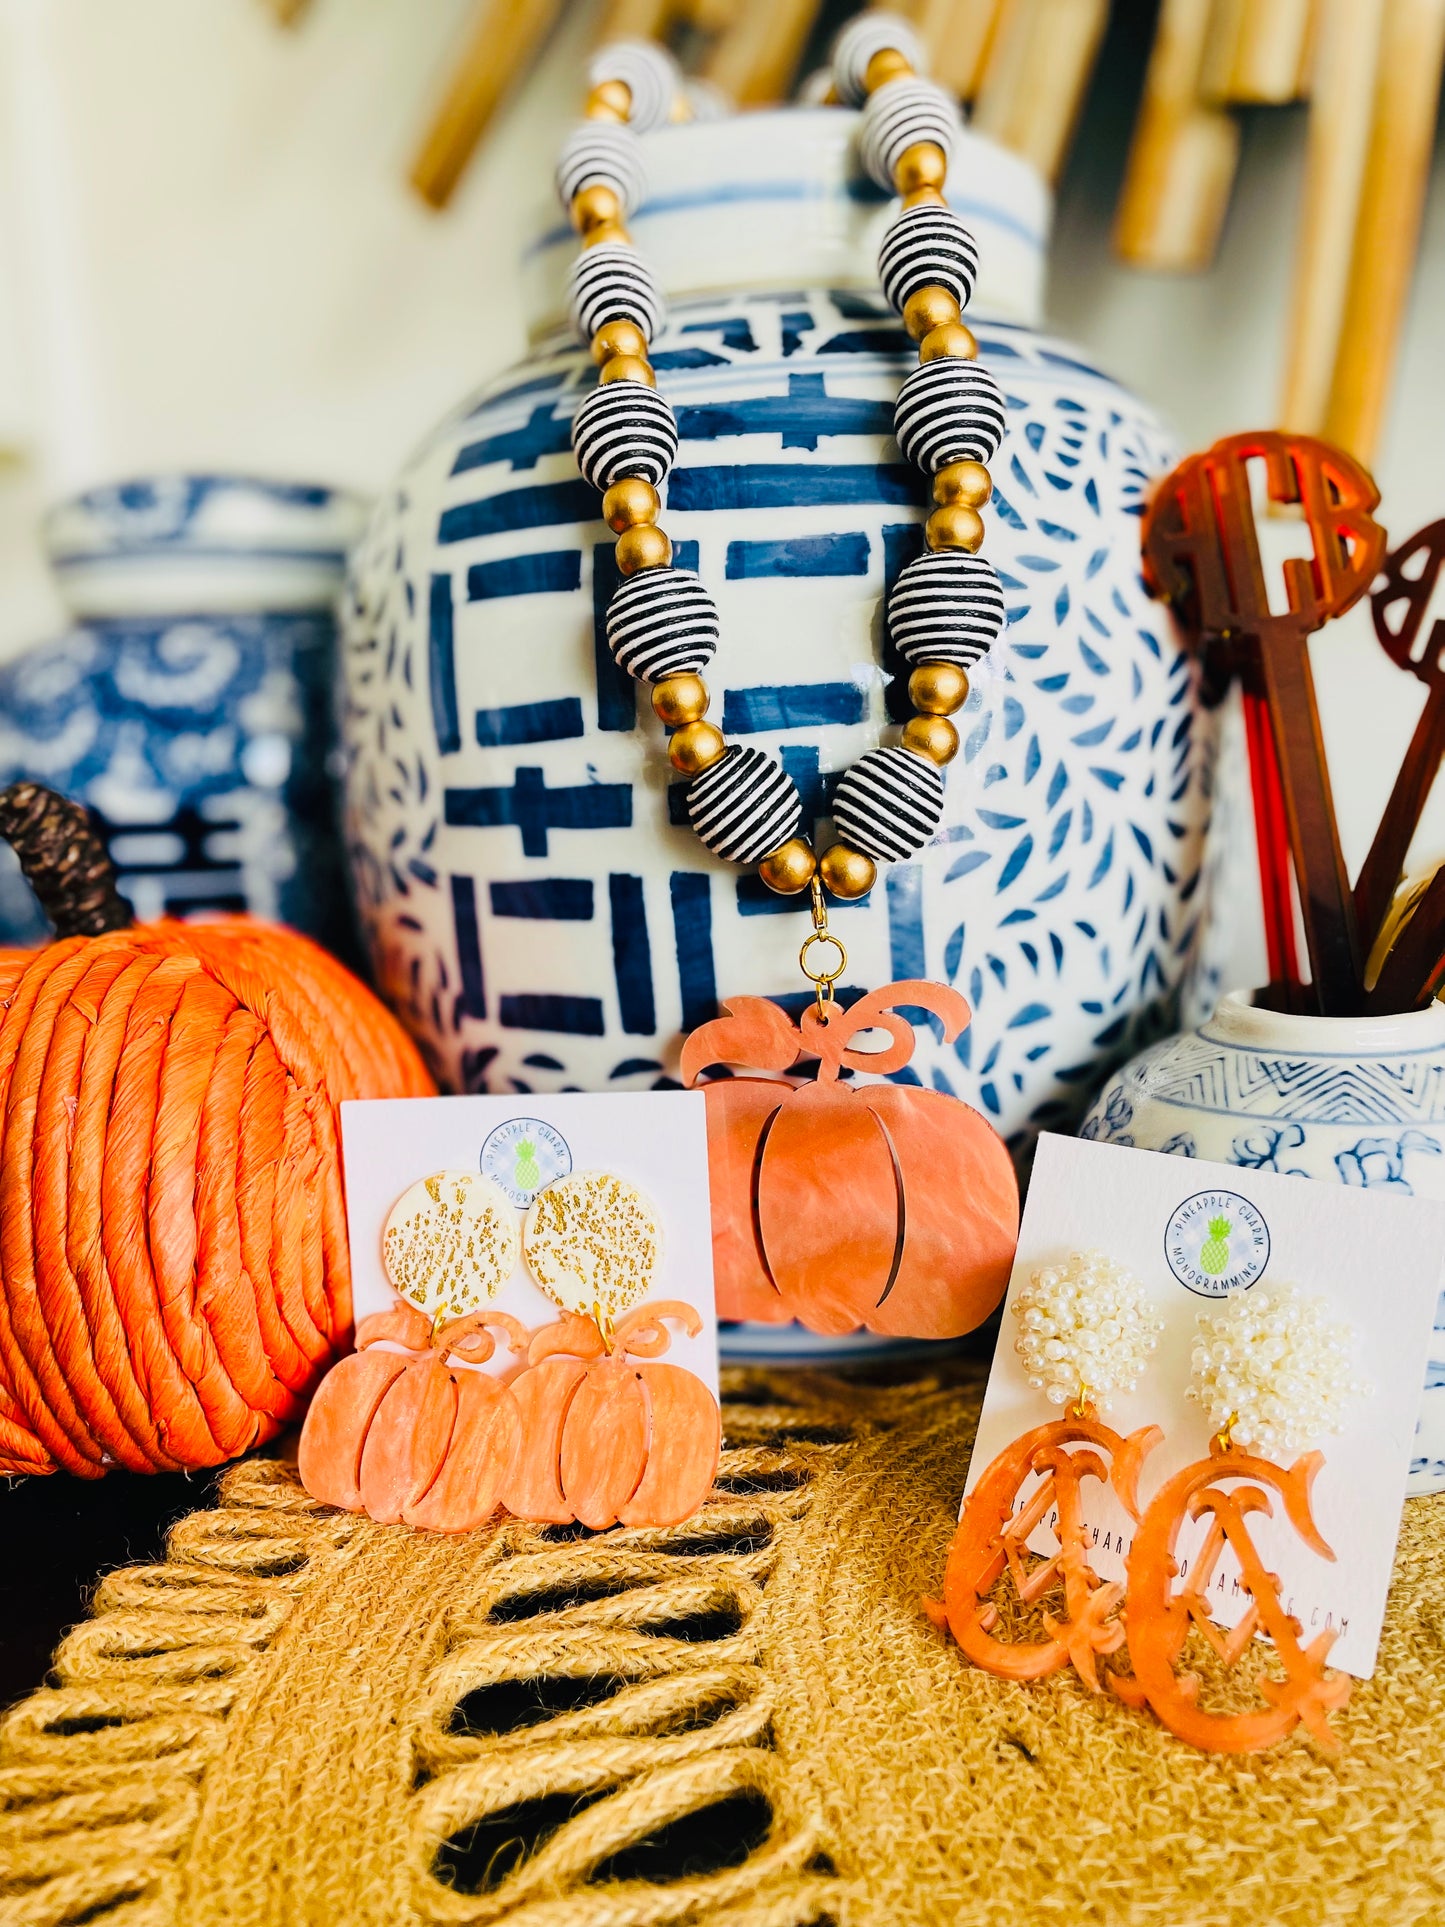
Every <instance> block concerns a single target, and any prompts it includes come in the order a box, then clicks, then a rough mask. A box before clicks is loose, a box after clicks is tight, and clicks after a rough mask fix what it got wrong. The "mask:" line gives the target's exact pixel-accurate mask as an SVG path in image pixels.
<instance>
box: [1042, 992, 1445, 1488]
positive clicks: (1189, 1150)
mask: <svg viewBox="0 0 1445 1927" xmlns="http://www.w3.org/2000/svg"><path fill="white" fill-rule="evenodd" d="M1080 1135H1081V1136H1083V1137H1088V1138H1097V1139H1098V1140H1099V1141H1100V1142H1101V1143H1107V1144H1129V1145H1136V1146H1137V1147H1138V1148H1139V1149H1140V1150H1142V1151H1167V1152H1170V1153H1172V1154H1173V1155H1174V1156H1176V1157H1188V1158H1194V1157H1198V1158H1208V1159H1209V1160H1211V1161H1212V1162H1213V1163H1216V1164H1234V1165H1238V1166H1239V1167H1240V1169H1241V1170H1246V1171H1277V1172H1280V1173H1281V1174H1282V1175H1284V1176H1285V1177H1296V1178H1322V1179H1324V1180H1325V1182H1326V1183H1332V1184H1352V1185H1359V1186H1361V1187H1368V1188H1369V1189H1371V1190H1383V1191H1388V1192H1389V1193H1390V1194H1391V1195H1392V1196H1395V1197H1401V1198H1410V1197H1420V1198H1445V1006H1442V1005H1440V1004H1438V1003H1432V1004H1429V1005H1427V1007H1426V1008H1425V1009H1424V1010H1416V1011H1407V1012H1405V1013H1404V1014H1402V1015H1400V1016H1395V1017H1296V1016H1291V1015H1288V1014H1286V1013H1284V1012H1281V1011H1276V1010H1264V1009H1259V1008H1256V1006H1255V1005H1254V1004H1253V1002H1252V1001H1251V999H1250V998H1249V996H1248V995H1247V994H1246V993H1243V992H1239V991H1235V992H1231V993H1230V994H1229V995H1228V996H1226V997H1223V998H1221V999H1220V1002H1219V1006H1218V1008H1217V1009H1216V1010H1215V1012H1214V1015H1213V1016H1212V1017H1211V1018H1210V1019H1209V1021H1208V1022H1207V1023H1204V1024H1201V1025H1200V1026H1199V1028H1198V1029H1197V1030H1192V1031H1186V1032H1185V1033H1184V1034H1183V1035H1182V1036H1179V1037H1171V1038H1168V1039H1166V1040H1165V1041H1164V1042H1163V1043H1159V1044H1155V1045H1154V1046H1153V1048H1152V1049H1150V1050H1146V1051H1144V1052H1143V1053H1142V1054H1141V1055H1140V1056H1138V1057H1136V1058H1134V1059H1133V1061H1132V1062H1131V1063H1129V1064H1126V1065H1125V1066H1124V1068H1123V1070H1121V1071H1120V1072H1118V1073H1117V1075H1116V1076H1114V1077H1113V1078H1111V1079H1110V1080H1109V1082H1108V1083H1107V1084H1106V1085H1105V1086H1104V1088H1103V1090H1101V1091H1100V1093H1099V1095H1098V1097H1097V1098H1096V1099H1095V1100H1094V1104H1093V1107H1092V1109H1091V1110H1090V1112H1089V1115H1088V1117H1087V1118H1086V1119H1085V1120H1084V1123H1083V1126H1082V1127H1081V1132H1080ZM1300 1282H1301V1283H1304V1284H1307V1283H1308V1280H1301V1281H1300ZM1360 1288H1361V1292H1362V1295H1363V1296H1364V1297H1365V1298H1368V1300H1369V1302H1370V1303H1371V1304H1373V1305H1374V1306H1375V1307H1376V1310H1377V1313H1378V1314H1379V1315H1384V1316H1388V1315H1389V1306H1388V1292H1389V1280H1388V1279H1387V1278H1377V1279H1361V1280H1360ZM1410 1491H1411V1492H1412V1493H1421V1492H1440V1491H1445V1295H1442V1297H1441V1301H1440V1308H1439V1310H1438V1311H1437V1312H1436V1315H1435V1335H1434V1342H1433V1344H1432V1346H1431V1350H1430V1358H1429V1361H1428V1363H1427V1365H1426V1368H1425V1392H1424V1399H1423V1402H1422V1404H1421V1408H1420V1420H1419V1424H1418V1426H1417V1428H1416V1432H1415V1451H1414V1456H1413V1459H1412V1461H1411V1465H1410Z"/></svg>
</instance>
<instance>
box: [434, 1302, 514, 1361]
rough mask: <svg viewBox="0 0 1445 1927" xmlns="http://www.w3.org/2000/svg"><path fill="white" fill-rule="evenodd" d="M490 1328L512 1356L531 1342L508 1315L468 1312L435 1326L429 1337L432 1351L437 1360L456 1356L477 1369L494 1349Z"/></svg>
mask: <svg viewBox="0 0 1445 1927" xmlns="http://www.w3.org/2000/svg"><path fill="white" fill-rule="evenodd" d="M491 1328H495V1330H496V1331H498V1332H501V1333H502V1335H503V1336H504V1337H505V1338H506V1341H507V1344H508V1347H509V1349H510V1350H512V1351H514V1352H524V1351H526V1349H527V1346H528V1344H529V1343H530V1342H531V1337H532V1334H531V1333H530V1332H529V1331H528V1330H527V1327H526V1326H525V1325H524V1324H523V1323H522V1322H521V1320H520V1319H518V1318H513V1316H512V1314H511V1313H510V1312H508V1311H490V1310H484V1311H469V1312H467V1313H466V1314H465V1315H464V1316H463V1317H461V1318H453V1319H452V1320H451V1321H450V1323H448V1324H445V1325H440V1326H438V1327H437V1328H436V1329H435V1330H434V1331H433V1333H432V1350H433V1351H434V1352H435V1353H436V1355H437V1357H438V1358H441V1359H445V1358H446V1356H447V1354H448V1353H449V1352H456V1353H457V1355H458V1356H459V1357H461V1358H464V1359H466V1360H467V1362H468V1363H469V1364H472V1365H480V1364H483V1363H484V1362H485V1361H486V1360H487V1359H489V1358H490V1357H491V1356H492V1355H493V1353H494V1352H495V1351H496V1349H497V1341H496V1338H495V1337H494V1336H493V1331H492V1329H491Z"/></svg>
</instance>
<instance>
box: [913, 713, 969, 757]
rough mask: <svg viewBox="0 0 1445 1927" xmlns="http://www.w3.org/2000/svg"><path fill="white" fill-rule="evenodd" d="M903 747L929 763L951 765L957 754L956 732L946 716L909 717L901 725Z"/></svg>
mask: <svg viewBox="0 0 1445 1927" xmlns="http://www.w3.org/2000/svg"><path fill="white" fill-rule="evenodd" d="M902 742H903V747H904V748H905V749H911V750H912V751H913V753H914V755H915V756H926V757H927V758H928V760H929V762H930V763H951V762H952V761H953V759H954V757H955V756H957V754H958V731H957V730H956V729H955V728H954V726H953V724H952V723H951V722H950V721H949V720H948V718H947V717H946V716H910V717H909V719H908V721H907V722H906V723H905V724H904V725H903V736H902Z"/></svg>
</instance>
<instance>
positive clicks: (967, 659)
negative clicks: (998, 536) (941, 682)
mask: <svg viewBox="0 0 1445 1927" xmlns="http://www.w3.org/2000/svg"><path fill="white" fill-rule="evenodd" d="M1003 625H1004V606H1003V584H1002V583H1001V582H1000V581H999V579H998V572H997V570H996V569H995V568H994V566H993V564H992V563H991V562H986V561H985V560H984V558H983V557H982V556H981V555H970V554H969V552H968V550H967V549H929V550H926V551H925V552H924V553H923V554H922V555H920V556H919V557H918V558H917V560H916V561H913V562H910V563H909V564H908V567H907V568H906V569H904V570H903V571H902V573H901V574H900V575H899V577H898V580H897V581H896V582H895V583H894V585H893V590H892V593H891V594H890V595H889V597H888V632H889V634H890V635H891V636H892V638H893V641H894V644H895V645H896V647H897V649H898V652H899V654H900V655H902V656H903V657H904V659H905V660H906V661H907V662H908V663H909V665H910V666H914V667H916V665H917V664H919V663H921V662H951V663H955V664H956V665H957V666H958V668H960V669H972V667H973V665H974V664H975V663H976V662H977V661H978V660H979V658H980V657H981V656H986V655H987V654H988V652H989V650H990V649H991V648H992V647H993V645H994V643H995V642H996V641H997V640H998V636H999V633H1000V631H1001V630H1002V628H1003Z"/></svg>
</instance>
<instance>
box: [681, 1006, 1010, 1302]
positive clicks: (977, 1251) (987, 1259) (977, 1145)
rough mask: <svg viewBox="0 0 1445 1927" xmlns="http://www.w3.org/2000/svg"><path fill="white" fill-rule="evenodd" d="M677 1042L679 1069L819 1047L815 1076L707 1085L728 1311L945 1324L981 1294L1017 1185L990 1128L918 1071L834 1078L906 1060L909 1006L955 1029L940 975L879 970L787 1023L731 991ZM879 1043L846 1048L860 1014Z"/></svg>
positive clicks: (686, 1072) (782, 1058) (749, 1061)
mask: <svg viewBox="0 0 1445 1927" xmlns="http://www.w3.org/2000/svg"><path fill="white" fill-rule="evenodd" d="M724 1008H725V1010H726V1013H727V1014H726V1015H725V1016H723V1017H719V1018H717V1019H715V1020H714V1021H713V1022H712V1023H709V1024H704V1025H702V1026H701V1027H700V1028H699V1029H697V1030H695V1031H694V1032H693V1033H692V1035H691V1036H690V1037H689V1038H688V1040H687V1042H686V1043H685V1044H684V1046H683V1050H682V1076H683V1081H684V1082H685V1083H688V1084H692V1083H695V1082H696V1081H697V1078H698V1076H699V1074H700V1073H701V1072H702V1071H703V1070H704V1069H705V1068H706V1067H707V1066H708V1065H710V1064H717V1063H725V1064H744V1065H747V1066H748V1067H749V1068H751V1069H753V1070H760V1071H770V1072H775V1073H780V1072H785V1071H788V1070H791V1069H792V1068H793V1066H794V1065H795V1064H796V1063H797V1061H798V1059H799V1058H800V1057H808V1056H811V1057H815V1058H816V1059H817V1060H818V1063H817V1076H816V1081H815V1082H813V1083H809V1084H803V1085H801V1086H796V1087H795V1086H793V1085H791V1084H787V1083H783V1082H781V1081H779V1079H778V1078H777V1077H776V1076H774V1077H769V1078H758V1077H727V1078H718V1079H715V1080H714V1081H713V1082H711V1083H709V1084H707V1085H706V1086H705V1090H706V1095H707V1125H708V1154H709V1163H710V1166H711V1185H712V1220H713V1264H714V1270H715V1275H716V1282H717V1300H718V1311H719V1313H720V1315H721V1316H722V1317H724V1318H742V1319H756V1320H759V1321H760V1322H763V1323H767V1324H781V1323H785V1322H786V1321H787V1320H789V1319H797V1320H798V1321H799V1322H800V1323H802V1324H804V1325H806V1326H807V1327H808V1328H809V1329H810V1330H811V1331H816V1332H828V1333H837V1334H841V1333H844V1332H853V1331H857V1330H858V1329H859V1328H860V1327H863V1328H866V1329H867V1330H868V1331H873V1332H884V1333H888V1334H890V1335H892V1336H894V1337H909V1338H954V1337H957V1336H958V1335H959V1334H961V1333H963V1332H967V1331H972V1330H973V1328H974V1327H975V1326H976V1325H978V1324H980V1323H981V1322H982V1321H983V1319H985V1318H986V1317H987V1316H988V1314H989V1313H990V1312H991V1311H992V1310H993V1308H994V1306H995V1305H996V1304H997V1303H998V1301H999V1299H1000V1298H1001V1297H1002V1296H1003V1292H1004V1288H1005V1286H1006V1285H1007V1283H1008V1273H1009V1266H1010V1264H1011V1262H1012V1259H1013V1252H1014V1245H1015V1243H1016V1241H1017V1238H1018V1184H1017V1180H1016V1179H1015V1177H1014V1170H1013V1164H1012V1162H1011V1160H1010V1158H1009V1155H1008V1152H1007V1151H1006V1150H1005V1148H1004V1145H1003V1142H1002V1140H1001V1139H1000V1137H999V1136H998V1133H997V1132H996V1131H995V1130H994V1129H993V1127H992V1126H991V1125H990V1124H989V1123H988V1122H987V1121H986V1120H985V1119H984V1118H983V1117H981V1116H980V1115H979V1113H978V1112H977V1111H974V1110H971V1109H970V1108H969V1106H968V1105H966V1104H964V1103H962V1102H960V1100H959V1099H958V1098H955V1097H948V1096H946V1095H944V1094H943V1093H942V1092H939V1091H930V1090H926V1089H924V1088H922V1087H921V1086H919V1085H916V1084H913V1085H909V1084H892V1083H880V1084H867V1085H861V1086H858V1087H856V1088H850V1087H849V1085H848V1084H846V1083H844V1082H842V1081H840V1078H841V1073H842V1072H843V1071H844V1070H849V1071H874V1072H890V1071H897V1070H901V1069H902V1068H903V1067H904V1065H905V1064H907V1062H908V1060H909V1058H910V1057H911V1056H912V1055H913V1043H914V1038H913V1029H912V1026H911V1024H910V1023H909V1021H908V1018H907V1015H906V1014H905V1013H906V1012H909V1011H914V1010H921V1011H924V1012H927V1013H929V1014H930V1015H932V1016H933V1017H935V1018H937V1019H938V1020H939V1021H940V1022H941V1023H942V1025H943V1034H944V1036H945V1038H949V1039H952V1038H954V1037H957V1036H958V1035H959V1033H960V1032H961V1031H962V1030H963V1029H964V1027H965V1026H966V1025H967V1023H968V1021H969V1017H970V1014H971V1013H970V1011H969V1007H968V1004H967V1002H966V1001H965V1000H964V998H962V997H961V996H960V995H959V994H958V992H957V991H955V990H946V989H944V988H943V987H942V986H941V985H939V984H932V983H925V982H908V983H896V984H888V985H886V986H885V987H884V988H883V989H881V990H877V991H874V992H873V993H872V994H871V995H870V996H866V997H863V998H861V999H860V1000H859V1001H858V1002H857V1003H855V1004H853V1005H851V1006H850V1007H849V1008H848V1009H847V1010H844V1009H843V1008H842V1006H841V1005H839V1004H836V1003H830V1004H829V1005H828V1006H827V1014H825V1015H820V1013H819V1011H818V1009H817V1008H816V1007H815V1006H810V1007H809V1008H808V1009H807V1010H805V1011H804V1013H803V1015H802V1017H801V1019H800V1020H799V1022H798V1023H797V1024H794V1022H793V1021H792V1019H791V1018H789V1017H788V1016H787V1015H786V1014H785V1013H784V1012H783V1011H782V1010H780V1009H779V1007H778V1006H777V1005H776V1004H775V1003H772V1002H771V1001H770V1000H769V999H767V998H765V997H738V998H735V999H733V1001H732V1002H731V1003H729V1004H727V1005H725V1006H724ZM873 1029H877V1030H882V1031H886V1032H887V1034H888V1038H889V1043H888V1045H887V1047H886V1048H885V1049H883V1050H879V1051H869V1050H855V1049H853V1048H851V1046H852V1044H853V1040H854V1039H855V1038H857V1037H859V1036H860V1035H861V1034H862V1033H864V1032H865V1031H868V1030H873Z"/></svg>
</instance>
